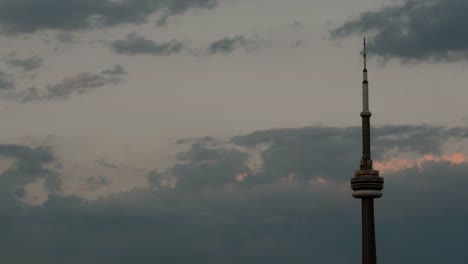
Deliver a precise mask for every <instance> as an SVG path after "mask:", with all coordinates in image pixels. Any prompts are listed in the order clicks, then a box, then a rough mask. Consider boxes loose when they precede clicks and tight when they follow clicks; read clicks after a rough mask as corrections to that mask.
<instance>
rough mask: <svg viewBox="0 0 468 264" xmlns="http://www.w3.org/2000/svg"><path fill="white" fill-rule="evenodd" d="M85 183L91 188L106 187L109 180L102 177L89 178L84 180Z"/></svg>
mask: <svg viewBox="0 0 468 264" xmlns="http://www.w3.org/2000/svg"><path fill="white" fill-rule="evenodd" d="M86 183H87V184H89V185H93V186H106V185H108V184H109V180H108V179H107V178H106V177H104V176H91V177H89V178H87V179H86Z"/></svg>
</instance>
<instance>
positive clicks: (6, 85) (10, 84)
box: [0, 71, 16, 91]
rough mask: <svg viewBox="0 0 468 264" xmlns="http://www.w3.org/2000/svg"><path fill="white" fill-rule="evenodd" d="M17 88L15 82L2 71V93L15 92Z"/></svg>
mask: <svg viewBox="0 0 468 264" xmlns="http://www.w3.org/2000/svg"><path fill="white" fill-rule="evenodd" d="M15 87H16V83H15V80H14V79H13V77H12V76H11V74H8V73H6V72H4V71H0V91H7V90H12V89H13V90H14V89H15Z"/></svg>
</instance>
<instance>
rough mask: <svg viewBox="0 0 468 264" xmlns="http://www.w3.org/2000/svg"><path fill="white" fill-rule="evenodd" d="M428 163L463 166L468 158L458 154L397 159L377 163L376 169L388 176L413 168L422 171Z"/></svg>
mask: <svg viewBox="0 0 468 264" xmlns="http://www.w3.org/2000/svg"><path fill="white" fill-rule="evenodd" d="M427 161H436V162H437V161H448V162H450V163H452V164H461V163H465V162H466V158H465V154H463V153H459V152H458V153H453V154H444V155H442V156H434V155H424V156H422V157H421V158H419V159H417V160H410V159H398V158H396V159H389V160H386V161H376V162H375V163H374V165H375V169H377V170H379V171H380V172H381V174H386V173H395V172H399V171H402V170H405V169H409V168H413V167H418V168H419V169H422V164H423V163H424V162H427Z"/></svg>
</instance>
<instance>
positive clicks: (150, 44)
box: [111, 32, 185, 55]
mask: <svg viewBox="0 0 468 264" xmlns="http://www.w3.org/2000/svg"><path fill="white" fill-rule="evenodd" d="M184 47H185V45H184V43H182V42H179V41H177V40H172V41H168V42H162V43H156V42H154V41H153V40H150V39H147V38H145V37H143V36H139V35H138V34H137V33H135V32H133V33H130V34H128V35H127V37H126V38H125V39H119V40H115V41H113V42H112V43H111V48H112V49H113V50H114V52H116V53H119V54H125V55H137V54H150V55H169V54H174V53H179V52H181V51H182V50H183V48H184Z"/></svg>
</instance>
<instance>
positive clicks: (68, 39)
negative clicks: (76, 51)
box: [54, 32, 78, 44]
mask: <svg viewBox="0 0 468 264" xmlns="http://www.w3.org/2000/svg"><path fill="white" fill-rule="evenodd" d="M54 38H55V39H56V40H57V41H58V42H59V43H70V44H75V43H77V42H78V40H77V39H76V38H75V36H73V35H72V34H70V33H66V32H61V33H58V34H56V35H55V36H54Z"/></svg>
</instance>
